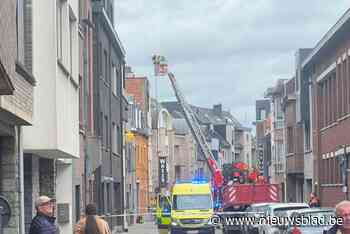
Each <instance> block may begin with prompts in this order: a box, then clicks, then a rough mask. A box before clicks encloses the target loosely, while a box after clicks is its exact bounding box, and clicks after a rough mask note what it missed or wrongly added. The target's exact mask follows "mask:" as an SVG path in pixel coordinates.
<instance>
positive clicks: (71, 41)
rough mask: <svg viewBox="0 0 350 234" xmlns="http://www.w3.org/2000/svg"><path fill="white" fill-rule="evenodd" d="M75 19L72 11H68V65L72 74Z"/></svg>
mask: <svg viewBox="0 0 350 234" xmlns="http://www.w3.org/2000/svg"><path fill="white" fill-rule="evenodd" d="M75 24H76V18H75V16H74V15H73V10H70V11H69V65H70V73H71V74H73V66H74V64H73V61H74V58H73V51H74V43H75V40H76V31H75Z"/></svg>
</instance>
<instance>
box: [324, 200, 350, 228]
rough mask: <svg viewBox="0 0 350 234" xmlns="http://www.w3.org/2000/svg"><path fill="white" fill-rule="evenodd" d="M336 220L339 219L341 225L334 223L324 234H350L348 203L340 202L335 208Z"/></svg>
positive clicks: (349, 204)
mask: <svg viewBox="0 0 350 234" xmlns="http://www.w3.org/2000/svg"><path fill="white" fill-rule="evenodd" d="M335 214H336V216H337V218H341V221H342V222H341V223H338V222H337V223H336V224H335V225H334V226H333V227H332V228H331V229H329V230H328V231H325V232H324V233H325V234H350V201H347V200H346V201H342V202H340V203H338V204H337V205H336V206H335Z"/></svg>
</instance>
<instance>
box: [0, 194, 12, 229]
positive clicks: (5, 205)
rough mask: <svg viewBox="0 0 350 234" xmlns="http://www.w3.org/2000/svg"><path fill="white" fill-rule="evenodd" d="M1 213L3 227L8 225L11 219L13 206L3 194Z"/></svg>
mask: <svg viewBox="0 0 350 234" xmlns="http://www.w3.org/2000/svg"><path fill="white" fill-rule="evenodd" d="M0 215H1V216H2V227H6V226H7V225H8V223H9V221H10V217H11V207H10V204H9V202H8V201H7V199H6V198H5V197H3V196H0ZM0 228H1V227H0Z"/></svg>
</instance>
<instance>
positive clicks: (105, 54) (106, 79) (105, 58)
mask: <svg viewBox="0 0 350 234" xmlns="http://www.w3.org/2000/svg"><path fill="white" fill-rule="evenodd" d="M104 62H105V64H104V65H105V68H104V78H105V81H107V82H108V54H107V51H106V50H105V51H104Z"/></svg>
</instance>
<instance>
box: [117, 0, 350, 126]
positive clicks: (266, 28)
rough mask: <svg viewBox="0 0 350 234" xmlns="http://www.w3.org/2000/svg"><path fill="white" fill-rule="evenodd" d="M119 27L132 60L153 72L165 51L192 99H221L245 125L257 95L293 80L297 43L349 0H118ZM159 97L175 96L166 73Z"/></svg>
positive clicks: (323, 28)
mask: <svg viewBox="0 0 350 234" xmlns="http://www.w3.org/2000/svg"><path fill="white" fill-rule="evenodd" d="M115 4H116V10H115V18H116V30H117V32H118V35H119V37H120V39H121V41H122V43H123V45H124V47H125V50H126V59H127V63H128V64H129V65H130V66H132V69H133V71H134V72H135V73H136V74H137V75H147V76H148V77H149V80H150V82H151V88H152V93H154V87H155V80H154V77H153V65H152V61H151V57H152V55H153V54H154V53H158V54H161V55H164V56H166V58H167V59H168V63H169V70H171V71H172V72H173V73H174V74H175V76H176V77H177V80H178V82H179V85H180V86H181V88H182V90H183V92H184V95H185V97H186V98H187V101H188V102H190V103H191V104H194V105H199V106H203V107H211V106H212V105H214V104H217V103H221V104H222V105H223V109H224V110H230V111H231V113H232V114H233V115H234V116H235V117H236V118H237V119H238V120H239V121H240V122H242V123H243V124H246V125H248V126H251V122H252V121H254V119H255V100H256V99H260V98H263V93H264V91H265V90H266V88H268V87H269V86H272V85H273V84H274V83H275V81H276V80H277V79H279V78H291V77H292V76H293V73H294V72H293V71H294V54H295V51H296V50H297V49H298V48H308V47H310V48H312V47H314V46H315V44H316V43H317V42H318V41H319V40H320V39H321V37H322V36H323V35H324V34H325V33H326V32H327V31H328V30H329V29H330V27H331V26H333V25H334V24H335V23H336V21H337V20H338V19H339V18H340V17H341V16H342V14H344V13H345V11H346V10H347V9H348V7H349V4H348V0H336V1H330V0H306V1H305V0H293V1H288V0H286V1H281V0H194V1H191V0H118V1H115ZM158 86H159V94H158V96H159V100H160V101H164V100H174V94H173V91H172V89H171V88H170V83H169V81H168V78H167V77H163V78H161V79H160V81H159V83H158Z"/></svg>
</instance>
